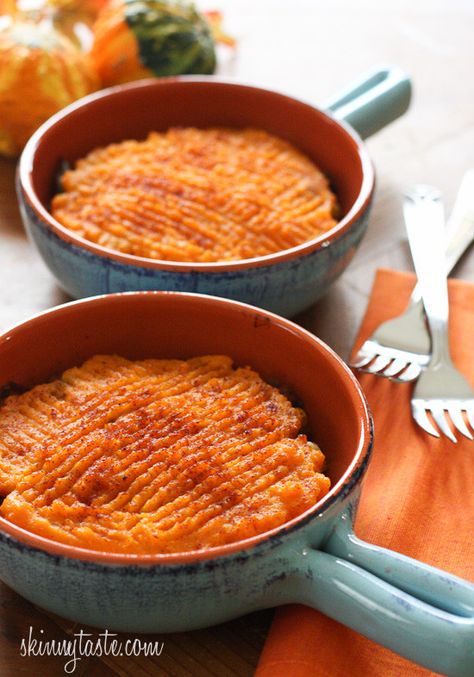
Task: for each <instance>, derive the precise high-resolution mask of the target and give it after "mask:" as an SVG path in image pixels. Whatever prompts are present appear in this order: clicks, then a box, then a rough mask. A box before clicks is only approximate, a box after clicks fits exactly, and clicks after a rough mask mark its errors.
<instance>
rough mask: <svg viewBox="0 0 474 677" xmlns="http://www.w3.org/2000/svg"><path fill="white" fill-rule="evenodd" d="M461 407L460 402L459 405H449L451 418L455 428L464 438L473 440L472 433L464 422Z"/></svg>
mask: <svg viewBox="0 0 474 677" xmlns="http://www.w3.org/2000/svg"><path fill="white" fill-rule="evenodd" d="M459 405H460V403H459V402H458V403H457V404H454V403H453V404H450V405H448V413H449V416H450V418H451V421H452V422H453V424H454V427H455V428H456V429H457V430H459V432H460V433H462V434H463V435H464V437H467V438H468V439H470V440H472V439H474V438H473V437H472V433H471V431H470V430H469V428H468V427H467V425H466V421H465V420H464V416H463V415H462V411H461V407H460V406H459Z"/></svg>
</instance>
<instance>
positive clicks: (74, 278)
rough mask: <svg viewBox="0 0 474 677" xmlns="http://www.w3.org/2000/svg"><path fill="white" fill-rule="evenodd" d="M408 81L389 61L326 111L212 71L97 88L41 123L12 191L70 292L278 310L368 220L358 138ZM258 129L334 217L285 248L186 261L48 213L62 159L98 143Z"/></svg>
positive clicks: (368, 169)
mask: <svg viewBox="0 0 474 677" xmlns="http://www.w3.org/2000/svg"><path fill="white" fill-rule="evenodd" d="M410 91H411V90H410V83H409V80H408V78H407V77H406V76H405V75H404V74H403V73H400V72H399V71H398V70H397V69H394V68H388V69H385V70H382V71H377V72H376V73H372V74H370V76H368V77H366V78H364V80H363V81H362V82H359V83H357V85H356V86H355V87H354V88H352V89H351V90H349V91H346V92H344V93H343V94H341V95H340V96H339V97H338V98H337V99H335V100H334V101H333V102H332V103H331V102H328V104H327V108H328V112H323V111H321V110H319V109H317V108H315V107H313V106H311V105H309V104H306V103H303V102H301V101H298V100H296V99H293V98H291V97H288V96H284V95H283V94H278V93H276V92H272V91H268V90H264V89H261V88H257V87H250V86H244V85H239V84H235V83H234V84H231V83H228V82H222V81H219V80H216V79H214V78H195V77H182V78H164V79H161V80H150V81H140V82H138V83H132V84H128V85H124V86H120V87H115V88H111V89H108V90H103V91H102V92H98V93H95V94H93V95H91V96H89V97H86V98H85V99H82V100H81V101H79V102H76V103H75V104H73V105H72V106H69V107H68V108H66V109H64V110H63V111H61V112H60V113H58V114H57V115H56V116H54V117H53V118H51V119H50V120H49V121H48V122H46V123H45V124H44V125H43V126H42V127H41V128H40V129H39V130H38V131H37V132H36V133H35V134H34V135H33V137H32V138H31V140H30V141H29V143H28V144H27V146H26V148H25V150H24V152H23V155H22V158H21V160H20V164H19V172H18V182H17V186H18V197H19V202H20V207H21V213H22V216H23V221H24V223H25V226H26V229H27V231H28V233H29V235H30V237H31V239H32V241H33V242H34V244H35V245H36V247H37V248H38V251H39V252H40V254H41V256H42V257H43V259H44V261H45V262H46V264H47V266H48V267H49V269H50V270H51V272H52V273H53V275H54V276H55V277H56V278H57V280H58V282H59V283H60V285H61V286H62V287H63V288H64V289H65V290H66V291H67V292H68V293H69V294H70V295H71V296H73V297H74V298H78V297H83V296H91V295H95V294H102V293H109V292H121V291H133V290H170V291H188V292H199V293H203V294H216V295H219V296H224V297H227V298H231V299H235V300H240V301H244V302H247V303H252V304H254V305H257V306H260V307H263V308H266V309H269V310H271V311H273V312H277V313H279V314H281V315H284V316H291V315H294V314H296V313H297V312H299V311H301V310H303V309H304V308H306V307H307V306H309V305H310V304H311V303H313V302H314V301H315V300H317V299H318V298H319V297H320V296H322V295H323V294H324V293H325V292H326V291H327V289H328V287H329V286H330V285H331V284H332V282H333V281H334V280H335V279H336V278H337V277H339V275H340V274H341V273H342V271H343V270H344V269H345V268H346V267H347V265H348V264H349V262H350V260H351V259H352V257H353V255H354V253H355V251H356V248H357V246H358V245H359V243H360V241H361V239H362V237H363V235H364V232H365V230H366V227H367V219H368V213H369V208H370V204H371V201H372V196H373V191H374V181H375V179H374V171H373V167H372V163H371V161H370V159H369V157H368V154H367V152H366V150H365V148H364V145H363V143H362V141H361V139H360V137H359V136H358V135H357V133H356V132H355V131H354V129H353V127H351V126H350V125H349V124H346V123H345V120H347V121H349V122H350V123H351V124H352V125H353V126H354V127H355V128H356V129H357V130H359V131H360V132H361V134H362V135H363V136H367V135H369V134H371V133H373V132H374V131H377V130H378V129H380V128H381V127H382V126H384V125H385V124H388V123H389V122H390V121H391V120H393V119H394V118H396V117H398V116H399V115H401V114H402V113H403V112H404V111H405V110H406V108H407V106H408V103H409V100H410ZM173 125H174V126H176V125H178V126H197V127H208V126H216V125H223V126H231V127H249V126H250V127H257V128H262V129H266V130H267V131H269V132H271V133H274V134H276V135H278V136H280V137H282V138H285V139H287V140H288V141H290V142H291V143H293V144H294V145H295V146H297V147H298V148H300V149H301V150H302V151H304V152H305V153H306V154H307V155H308V156H309V157H310V158H312V159H313V160H314V161H315V162H316V164H317V165H319V166H320V167H321V169H322V170H323V171H324V172H325V173H326V174H327V176H328V177H329V178H330V180H331V182H332V184H333V187H334V190H335V191H336V193H337V196H338V199H339V202H340V204H341V208H342V212H343V216H342V218H341V220H340V222H339V223H338V224H337V226H336V227H335V228H333V229H332V230H330V231H328V232H327V233H325V234H324V235H322V236H320V237H318V238H315V239H314V240H311V241H309V242H306V243H304V244H302V245H299V246H297V247H294V248H292V249H289V250H286V251H282V252H277V253H276V254H271V255H267V256H262V257H256V258H254V259H248V260H245V261H236V262H225V263H209V264H208V263H199V264H194V265H193V264H185V263H180V262H167V261H158V260H153V259H146V258H141V257H136V256H132V255H126V254H121V253H119V252H114V251H111V250H107V249H105V248H103V247H101V246H99V245H97V244H94V243H92V242H88V241H87V240H84V239H83V238H81V237H79V236H76V235H75V234H74V233H73V232H71V231H68V230H67V229H65V228H64V227H63V226H61V224H59V223H58V222H57V221H56V220H55V219H53V217H52V216H51V215H50V214H49V204H50V199H51V196H52V194H53V193H54V191H55V186H56V185H57V182H56V178H57V172H58V171H59V169H60V167H61V163H62V162H63V161H64V160H67V161H68V162H74V161H75V160H76V159H77V158H80V157H83V156H84V155H86V154H87V153H88V152H89V151H90V150H92V149H93V148H95V147H97V146H103V145H107V144H109V143H113V142H116V141H121V140H123V139H126V138H137V139H140V138H143V137H145V136H146V135H147V133H148V132H150V131H152V130H156V131H160V130H164V129H167V128H168V127H170V126H173Z"/></svg>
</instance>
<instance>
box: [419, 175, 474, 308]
mask: <svg viewBox="0 0 474 677" xmlns="http://www.w3.org/2000/svg"><path fill="white" fill-rule="evenodd" d="M473 195H474V169H470V170H469V171H467V172H466V173H465V174H464V176H463V179H462V181H461V186H460V187H459V190H458V193H457V196H456V201H455V203H454V207H453V210H452V212H451V216H450V217H449V220H448V225H447V228H446V233H445V246H446V274H447V275H449V273H450V272H451V271H452V269H453V268H454V266H455V265H456V264H457V262H458V261H459V259H460V258H461V256H462V255H463V254H464V252H465V251H466V249H467V248H468V247H469V245H470V244H471V243H472V241H473V239H474V199H473ZM410 303H411V305H415V304H420V312H422V310H423V301H422V300H421V291H420V288H419V286H418V284H416V285H415V287H414V289H413V292H412V294H411V298H410Z"/></svg>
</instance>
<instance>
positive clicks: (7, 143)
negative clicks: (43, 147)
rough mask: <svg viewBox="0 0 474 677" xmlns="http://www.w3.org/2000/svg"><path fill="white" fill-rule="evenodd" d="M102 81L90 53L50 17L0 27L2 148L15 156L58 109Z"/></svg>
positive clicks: (22, 20) (0, 137)
mask: <svg viewBox="0 0 474 677" xmlns="http://www.w3.org/2000/svg"><path fill="white" fill-rule="evenodd" d="M98 86H99V82H98V78H97V75H96V74H95V72H94V70H93V68H92V66H91V64H90V61H89V57H88V56H87V55H85V54H83V53H82V52H81V51H80V50H79V49H77V47H75V46H74V44H73V43H72V42H71V41H70V40H69V39H68V38H67V37H66V36H64V35H62V34H61V33H59V32H58V31H57V30H55V29H54V27H53V26H52V23H51V21H49V20H48V19H41V20H39V21H33V20H29V19H28V18H20V19H18V20H12V21H11V22H10V23H9V24H8V25H7V26H6V27H4V28H3V30H1V31H0V153H1V154H3V155H7V156H16V155H18V154H19V153H20V151H21V150H22V148H23V146H24V145H25V143H26V141H27V140H28V138H29V137H30V136H31V134H32V133H33V132H34V131H35V129H36V128H37V127H38V126H39V125H40V124H41V123H42V122H44V121H45V120H46V119H47V118H49V117H50V116H51V115H53V113H56V111H58V110H60V109H61V108H63V107H64V106H66V105H68V104H69V103H71V102H72V101H75V100H76V99H78V98H80V97H82V96H84V95H85V94H88V93H89V92H92V91H94V89H97V88H98Z"/></svg>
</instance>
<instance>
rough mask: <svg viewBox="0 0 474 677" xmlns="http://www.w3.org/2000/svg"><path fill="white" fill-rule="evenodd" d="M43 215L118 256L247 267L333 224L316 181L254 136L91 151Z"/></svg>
mask: <svg viewBox="0 0 474 677" xmlns="http://www.w3.org/2000/svg"><path fill="white" fill-rule="evenodd" d="M62 187H63V190H64V192H62V193H59V194H58V195H55V196H54V198H53V200H52V215H53V216H54V218H55V219H56V220H57V221H59V222H60V223H61V224H62V225H63V226H65V227H66V228H68V229H69V230H71V231H74V232H75V233H76V234H77V235H80V236H81V237H83V238H85V239H86V240H89V241H91V242H94V243H96V244H99V245H101V246H103V247H105V248H107V249H111V250H116V251H119V252H122V253H125V254H132V255H135V256H140V257H145V258H151V259H160V260H166V261H184V262H216V261H235V260H241V259H249V258H253V257H256V256H262V255H266V254H272V253H275V252H278V251H282V250H285V249H290V248H291V247H294V246H296V245H299V244H302V243H304V242H307V241H308V240H311V239H313V238H315V237H317V236H319V235H321V234H322V233H325V232H326V231H328V230H330V229H331V228H333V227H334V226H335V225H336V223H337V222H336V214H337V204H336V198H335V196H334V194H333V193H332V192H331V190H330V189H329V186H328V181H327V179H326V177H325V176H324V174H322V172H321V171H320V170H319V169H318V168H317V167H316V166H315V165H314V164H313V162H311V161H310V160H309V158H307V157H306V156H305V155H303V154H302V153H301V152H300V151H298V150H297V149H296V148H294V147H293V146H292V145H291V144H290V143H288V142H287V141H284V140H282V139H279V138H278V137H276V136H273V135H271V134H268V133H267V132H265V131H261V130H256V129H243V130H238V129H228V128H211V129H196V128H193V127H185V128H172V129H169V130H168V131H167V132H163V133H152V134H150V135H149V136H148V138H147V139H146V140H145V141H123V142H122V143H117V144H112V145H109V146H107V147H105V148H98V149H96V150H93V151H92V152H91V153H89V155H87V157H85V158H84V159H82V160H79V161H78V162H77V164H76V167H75V168H74V169H71V170H68V171H66V172H65V173H64V174H63V176H62Z"/></svg>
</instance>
